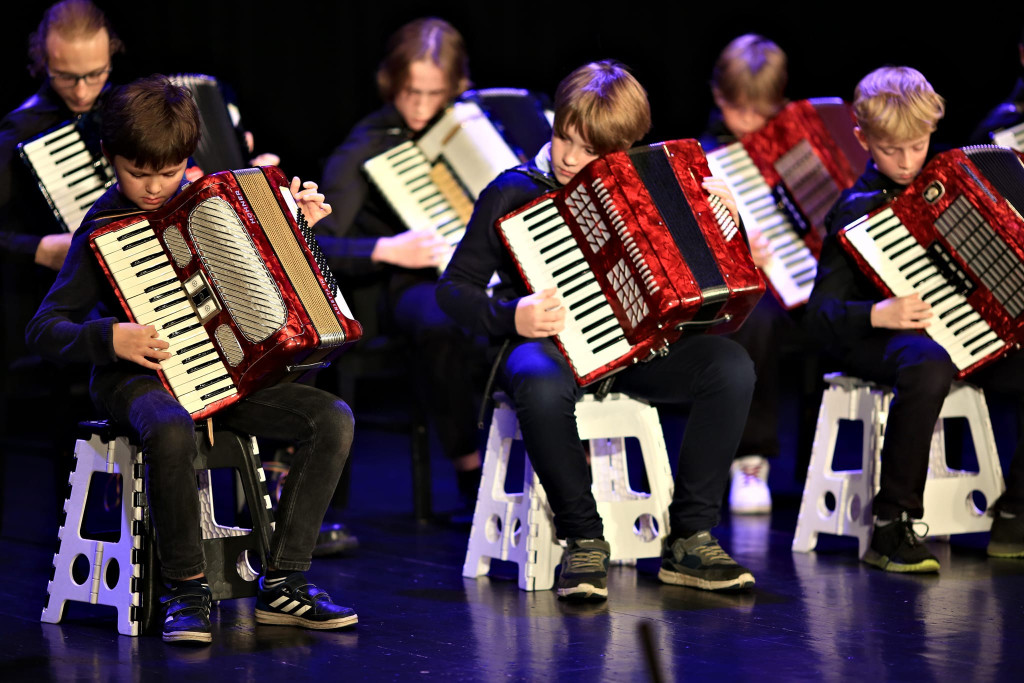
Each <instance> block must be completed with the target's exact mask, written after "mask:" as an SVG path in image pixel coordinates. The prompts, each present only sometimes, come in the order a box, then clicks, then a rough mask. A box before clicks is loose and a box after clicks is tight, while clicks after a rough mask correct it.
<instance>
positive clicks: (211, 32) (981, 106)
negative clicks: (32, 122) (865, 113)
mask: <svg viewBox="0 0 1024 683" xmlns="http://www.w3.org/2000/svg"><path fill="white" fill-rule="evenodd" d="M97 4H98V5H99V6H100V7H101V8H102V9H103V10H104V11H105V12H106V13H107V15H108V17H109V18H110V20H111V22H112V23H113V26H114V29H115V31H117V32H118V33H119V34H120V36H121V38H122V39H123V41H124V42H125V45H126V47H127V51H126V52H125V53H123V54H121V55H118V56H117V57H115V60H114V73H113V74H112V76H111V80H112V82H113V83H124V82H126V81H128V80H131V79H132V78H135V77H138V76H145V75H149V74H151V73H157V72H159V73H175V72H201V73H207V74H210V75H213V76H215V77H217V78H218V79H219V80H221V81H222V82H224V83H226V84H228V85H229V86H231V87H232V88H233V89H234V91H235V93H236V96H237V99H238V101H239V105H240V107H241V111H242V114H243V119H244V121H245V123H246V126H247V127H248V129H249V130H251V131H252V132H253V133H254V134H255V137H256V146H257V151H269V152H275V153H277V154H279V155H280V156H281V157H282V164H281V165H282V167H283V169H284V170H285V172H286V173H289V174H299V175H302V176H303V177H304V178H307V177H308V178H311V179H315V178H316V177H318V176H319V174H320V171H321V167H322V164H323V162H324V160H325V159H326V157H327V155H329V154H330V152H331V150H332V149H333V148H334V146H336V145H337V144H339V143H340V142H341V141H342V140H343V138H344V137H345V135H346V133H347V132H348V130H349V128H350V127H351V126H352V124H354V123H355V122H356V121H357V120H358V119H359V118H361V117H362V116H363V115H365V114H366V113H369V112H370V111H372V110H373V109H375V108H376V107H377V106H379V100H378V98H377V94H376V89H375V82H374V73H375V70H376V67H377V64H378V63H379V61H380V59H381V57H382V51H383V49H384V43H385V41H386V39H387V37H388V36H389V35H390V34H391V33H392V32H393V31H394V30H395V29H396V28H398V27H399V26H400V25H401V24H403V23H404V22H406V21H408V20H410V19H413V18H415V17H419V16H425V15H435V16H441V17H444V18H445V19H447V20H448V21H450V22H451V23H452V24H453V25H454V26H455V27H456V28H458V29H459V30H460V31H461V32H462V34H463V35H464V36H465V38H466V41H467V43H468V48H469V54H470V69H471V74H472V78H473V81H474V84H475V85H476V86H477V87H493V86H509V87H523V88H531V89H535V90H540V91H543V92H546V93H548V94H551V93H553V91H554V88H555V86H556V85H557V84H558V81H559V80H561V78H563V77H564V76H565V75H566V74H568V73H569V72H570V71H571V70H572V69H574V68H575V67H577V66H579V65H581V64H583V63H585V62H587V61H591V60H595V59H604V58H615V59H619V60H621V61H623V62H624V63H626V64H627V65H629V66H630V67H631V68H632V70H633V71H634V73H635V74H636V76H637V77H638V79H639V80H640V82H641V83H642V84H643V85H644V86H645V87H646V88H647V91H648V93H649V96H650V99H651V105H652V111H653V116H654V129H653V130H652V131H651V134H650V135H649V137H648V139H647V141H648V142H653V141H656V140H668V139H674V138H683V137H696V136H697V135H699V133H700V132H701V131H702V130H703V128H704V124H705V122H706V120H707V114H708V111H709V108H710V107H711V104H712V102H711V96H710V93H709V88H708V85H707V81H708V76H709V74H710V71H711V67H712V64H713V63H714V60H715V58H716V56H717V55H718V53H719V51H720V50H721V49H722V48H723V47H724V46H725V44H726V43H727V42H728V41H729V40H730V39H732V38H733V37H735V36H737V35H739V34H741V33H745V32H759V33H762V34H764V35H766V36H768V37H769V38H771V39H773V40H775V41H776V42H777V43H778V44H779V45H780V46H781V47H782V48H783V49H784V50H785V51H786V52H787V54H788V55H789V61H790V69H789V71H790V81H789V89H788V94H789V96H790V97H791V98H793V99H800V98H806V97H821V96H839V97H843V98H845V99H851V98H852V95H853V88H854V86H855V85H856V83H857V81H858V80H859V79H860V78H861V77H862V76H864V75H865V74H866V73H868V72H869V71H871V70H872V69H874V68H876V67H879V66H883V65H885V64H901V65H909V66H913V67H915V68H917V69H919V70H921V71H922V72H923V73H924V75H925V76H926V77H927V78H928V79H929V80H930V81H931V82H932V84H933V85H934V86H935V89H936V90H937V91H938V92H939V93H940V94H941V95H943V96H944V97H945V98H946V99H947V102H948V106H947V115H946V118H945V120H944V121H943V122H942V123H941V125H940V128H939V131H938V133H937V135H936V138H937V139H939V140H941V141H943V142H945V143H947V144H952V145H961V144H965V143H966V137H967V136H968V135H969V134H970V132H971V131H972V130H973V128H974V126H975V125H976V124H977V122H978V121H979V120H980V119H981V118H982V117H983V116H984V114H985V113H986V112H987V111H988V109H989V108H991V107H992V106H993V105H995V104H996V103H997V102H999V101H1000V100H1001V99H1003V98H1004V97H1005V96H1006V95H1007V94H1008V92H1009V91H1010V89H1011V87H1012V86H1013V83H1014V80H1015V79H1016V78H1017V76H1018V74H1019V72H1020V63H1019V60H1018V57H1017V47H1016V46H1017V42H1018V39H1019V36H1020V31H1021V27H1022V26H1024V4H1021V3H1008V2H1004V3H994V2H973V3H958V5H957V6H956V7H950V6H949V5H946V4H945V3H942V4H941V6H940V4H939V3H907V4H906V5H904V4H903V3H895V2H880V1H876V0H867V1H866V2H864V1H862V2H857V3H829V2H814V3H781V4H780V3H762V4H755V3H745V2H741V3H724V2H714V1H711V2H701V3H689V2H682V3H675V4H673V5H669V6H666V4H665V3H657V4H655V3H645V2H635V1H634V2H624V3H601V2H598V3H588V4H583V3H551V2H532V1H531V2H518V3H512V2H506V3H496V2H444V1H436V0H435V1H433V2H421V1H412V0H391V1H385V2H382V1H380V0H376V1H374V0H370V1H366V2H316V1H306V2H301V3H294V2H292V3H289V2H277V3H270V2H263V1H262V0H259V1H253V2H241V1H237V0H206V1H205V2H199V1H197V0H180V1H178V2H173V3H171V2H158V3H140V2H127V1H124V0H106V1H101V2H98V3H97ZM48 5H49V3H48V2H29V3H8V4H7V5H6V6H5V8H4V10H3V19H2V22H0V50H2V59H3V61H2V63H3V64H4V65H5V66H4V67H3V68H2V74H3V78H2V83H3V87H2V88H0V112H6V111H9V110H11V109H13V108H14V107H16V106H17V105H18V104H20V103H21V102H22V101H23V100H24V99H25V98H26V97H28V96H29V95H30V94H31V93H33V92H34V91H35V89H36V86H37V82H36V81H35V80H34V79H32V78H31V77H30V76H29V75H28V72H27V70H26V65H27V57H26V45H27V38H28V34H29V33H30V32H31V31H32V30H34V28H35V27H36V26H37V24H38V22H39V20H40V18H41V16H42V13H43V10H44V9H45V8H46V7H47V6H48ZM1008 8H1009V9H1008ZM823 13H826V14H827V15H829V16H828V18H825V17H823V16H822V14H823Z"/></svg>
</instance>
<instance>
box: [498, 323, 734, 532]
mask: <svg viewBox="0 0 1024 683" xmlns="http://www.w3.org/2000/svg"><path fill="white" fill-rule="evenodd" d="M499 378H500V382H501V384H502V385H503V387H504V388H505V390H506V391H507V392H508V393H509V396H510V397H511V398H512V400H513V402H514V403H515V406H516V415H517V417H518V419H519V428H520V430H521V432H522V434H523V443H524V445H525V446H526V452H527V454H528V455H529V457H530V463H531V464H532V465H533V469H534V471H535V472H536V473H537V476H538V478H539V479H540V482H541V484H542V485H543V486H544V490H545V492H546V493H547V496H548V502H549V503H550V504H551V509H552V511H553V512H554V515H555V531H556V533H557V535H558V537H559V538H600V537H601V536H602V534H603V526H602V523H601V517H600V515H598V513H597V504H596V502H595V501H594V496H593V493H592V492H591V482H590V466H589V465H588V464H587V459H586V454H585V452H584V450H583V445H582V443H581V442H580V438H579V432H578V431H577V428H576V416H575V411H576V401H577V400H578V399H579V398H580V397H581V396H582V394H583V390H582V389H581V388H580V387H579V386H578V385H577V384H576V381H575V380H574V379H573V376H572V371H571V370H570V369H569V365H568V363H567V362H566V360H565V357H564V356H563V355H562V354H561V352H560V351H559V350H558V348H557V347H556V346H555V344H554V342H553V341H552V340H551V339H522V340H519V341H518V343H514V344H513V345H512V347H511V349H510V351H509V353H508V354H507V355H506V356H505V357H504V358H503V360H502V365H501V372H500V373H499ZM753 389H754V370H753V364H752V363H751V362H750V357H749V356H748V355H747V353H746V352H745V351H744V350H743V348H742V347H741V346H740V345H739V344H737V343H736V342H734V341H732V340H731V339H727V338H725V337H721V336H716V335H697V336H692V337H685V338H683V339H680V340H679V341H677V342H676V343H675V344H673V345H672V346H671V347H670V351H669V353H668V355H666V356H664V357H661V358H656V359H654V360H652V361H650V362H647V363H640V364H638V365H635V366H632V367H630V368H627V369H625V370H623V371H621V372H620V373H618V374H617V375H615V384H614V388H613V390H614V391H617V392H623V393H626V394H629V395H631V396H636V397H639V398H644V399H648V400H650V401H652V402H654V403H664V404H689V406H690V412H689V416H688V418H687V422H686V431H685V433H684V435H683V443H682V446H681V448H680V453H679V459H678V462H677V465H676V474H675V492H674V494H673V497H672V503H671V504H670V506H669V518H670V521H671V525H672V532H673V533H680V532H687V531H689V532H692V531H701V530H704V529H710V528H712V527H714V526H716V525H717V524H718V522H719V508H720V507H721V503H722V497H723V494H724V492H725V488H726V484H727V483H728V479H729V467H730V465H731V464H732V460H733V455H734V454H735V452H736V446H737V444H738V443H739V439H740V433H741V432H742V431H743V423H744V421H745V420H746V419H747V409H748V407H749V405H750V395H751V393H752V391H753Z"/></svg>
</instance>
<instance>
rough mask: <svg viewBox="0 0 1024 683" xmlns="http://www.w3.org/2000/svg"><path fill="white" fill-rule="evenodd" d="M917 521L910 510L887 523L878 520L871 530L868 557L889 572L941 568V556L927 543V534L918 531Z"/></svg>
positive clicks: (912, 571)
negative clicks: (910, 515)
mask: <svg viewBox="0 0 1024 683" xmlns="http://www.w3.org/2000/svg"><path fill="white" fill-rule="evenodd" d="M914 524H915V520H913V519H911V518H910V517H909V516H908V515H907V513H906V511H904V512H901V513H900V516H899V518H898V519H895V520H893V521H892V522H890V523H889V524H886V525H885V526H878V525H877V524H876V525H875V529H874V531H873V532H872V534H871V547H869V548H868V551H867V552H866V553H864V561H865V562H867V563H868V564H870V565H872V566H874V567H878V568H879V569H884V570H885V571H887V572H901V573H921V572H937V571H939V560H938V559H937V558H936V557H935V556H934V555H932V554H931V552H930V551H929V550H928V546H926V545H925V544H924V541H923V540H922V539H923V538H924V535H922V534H918V533H917V532H916V531H914ZM927 533H928V530H927V525H926V528H925V534H927Z"/></svg>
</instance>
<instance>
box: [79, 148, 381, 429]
mask: <svg viewBox="0 0 1024 683" xmlns="http://www.w3.org/2000/svg"><path fill="white" fill-rule="evenodd" d="M288 186H289V182H288V179H287V178H285V176H284V174H283V173H282V172H281V171H280V169H278V168H276V167H272V166H268V167H263V168H248V169H243V170H237V171H222V172H220V173H214V174H211V175H207V176H204V177H203V178H201V179H199V180H197V181H196V182H194V183H193V184H191V185H189V186H188V187H187V188H186V189H185V190H183V191H182V192H181V193H180V194H179V195H178V196H176V197H174V198H173V199H172V200H170V201H169V202H167V204H165V205H164V206H162V207H161V208H159V209H157V210H155V211H152V212H146V213H140V214H135V215H132V216H129V217H127V218H122V219H118V220H115V221H113V222H111V223H109V224H107V225H105V226H103V227H102V228H98V229H97V230H96V231H95V232H94V233H93V234H92V235H90V242H91V246H92V249H93V251H94V252H95V254H96V256H97V258H98V259H99V262H100V266H101V267H102V269H103V271H104V272H105V273H106V274H107V277H108V279H109V280H110V283H111V284H112V285H113V287H114V290H115V292H116V293H117V296H118V298H119V299H120V300H121V303H122V305H123V306H124V309H125V311H126V312H127V313H128V316H129V317H130V318H131V319H132V320H133V321H134V322H137V323H140V324H143V325H155V326H156V327H157V329H158V331H159V334H160V338H161V339H164V340H165V341H167V342H169V343H170V344H171V347H170V349H169V351H171V353H172V354H173V356H172V357H171V358H169V359H167V360H165V361H163V362H162V363H161V366H162V368H161V371H160V378H161V380H162V381H163V383H164V386H166V387H167V390H168V391H170V392H171V394H172V395H173V396H174V397H175V398H176V399H178V401H179V402H180V403H181V404H182V405H183V406H184V407H185V409H186V410H188V411H189V413H190V414H191V415H192V417H193V418H195V419H200V418H204V417H208V416H210V415H212V414H213V413H215V412H216V411H218V410H220V409H221V408H224V407H226V406H229V405H231V404H232V403H235V402H236V401H238V400H239V399H241V398H243V397H245V396H246V395H248V394H250V393H252V392H254V391H256V390H257V389H261V388H263V387H265V386H268V385H271V384H275V383H278V382H284V381H296V380H300V379H302V378H303V377H305V376H307V375H308V374H309V373H310V372H315V371H317V370H319V369H321V368H323V367H325V366H326V365H328V364H329V363H330V361H331V360H332V359H333V358H334V357H335V356H337V355H338V354H339V353H340V352H341V350H342V349H343V347H345V346H346V345H347V344H348V343H349V342H354V341H356V340H357V339H359V337H360V336H361V335H362V327H361V326H360V325H359V323H358V322H357V321H355V320H354V319H353V318H352V313H351V312H350V310H349V308H348V306H347V304H346V303H345V299H344V297H342V296H341V294H340V293H339V292H338V288H337V283H336V282H335V281H334V277H333V275H332V274H331V272H330V269H329V268H328V267H327V265H326V261H325V260H324V259H323V258H322V256H321V255H320V253H319V249H318V248H317V246H316V240H315V239H314V238H313V236H312V232H311V231H310V230H309V228H308V226H306V223H305V218H304V217H303V216H302V214H301V212H300V211H299V210H298V207H297V206H296V204H295V202H294V200H293V199H292V196H291V193H290V191H289V189H288Z"/></svg>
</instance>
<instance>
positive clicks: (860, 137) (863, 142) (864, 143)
mask: <svg viewBox="0 0 1024 683" xmlns="http://www.w3.org/2000/svg"><path fill="white" fill-rule="evenodd" d="M853 137H855V138H857V142H859V143H860V146H861V147H863V148H864V151H865V152H866V151H868V137H867V136H866V135H864V131H862V130H861V129H860V126H854V127H853Z"/></svg>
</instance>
